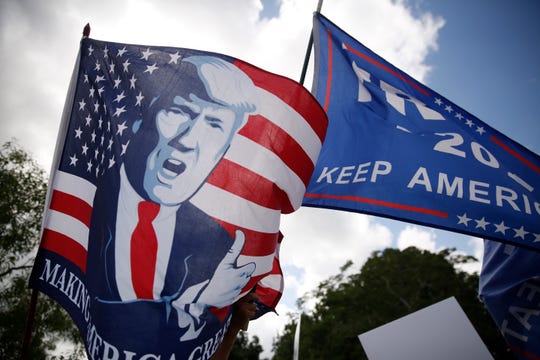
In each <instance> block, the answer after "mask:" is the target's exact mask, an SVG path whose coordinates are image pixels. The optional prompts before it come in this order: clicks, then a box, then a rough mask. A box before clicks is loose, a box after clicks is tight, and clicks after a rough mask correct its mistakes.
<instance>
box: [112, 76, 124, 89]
mask: <svg viewBox="0 0 540 360" xmlns="http://www.w3.org/2000/svg"><path fill="white" fill-rule="evenodd" d="M121 83H122V79H120V76H119V77H118V78H117V79H116V80H114V86H113V89H118V87H119V86H120V84H121Z"/></svg>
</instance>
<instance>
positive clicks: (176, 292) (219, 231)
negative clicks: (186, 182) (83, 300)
mask: <svg viewBox="0 0 540 360" xmlns="http://www.w3.org/2000/svg"><path fill="white" fill-rule="evenodd" d="M115 176H116V177H117V179H116V180H117V181H114V180H115V179H113V181H112V182H109V184H111V183H112V184H118V183H119V181H118V180H119V178H118V176H117V175H115ZM109 181H110V179H109ZM117 193H118V187H117V186H109V187H107V188H103V187H100V188H99V190H98V192H96V195H95V200H94V209H93V214H92V221H91V226H90V235H89V243H88V261H87V287H88V291H89V295H90V296H91V298H92V303H91V309H92V311H91V314H93V315H92V316H93V317H94V319H93V320H92V321H93V323H94V324H95V325H96V326H98V325H99V327H98V331H100V332H102V333H105V334H108V333H109V332H110V335H109V336H111V337H115V336H117V335H116V334H119V333H123V334H124V337H123V338H122V339H115V341H116V343H117V344H118V342H120V344H123V346H125V347H126V349H127V350H129V351H134V350H136V348H137V347H139V346H140V345H141V339H144V338H145V337H146V336H145V335H144V334H152V333H154V334H155V332H156V331H159V333H160V334H162V335H160V336H159V344H155V345H156V347H157V348H160V347H165V348H168V347H170V346H171V345H174V344H176V345H179V344H180V343H179V337H180V336H181V335H182V332H183V331H184V330H182V329H180V328H178V318H177V316H178V315H177V312H176V311H173V309H171V302H172V301H174V299H176V298H177V297H178V296H180V295H181V294H182V292H183V291H185V290H186V289H188V288H189V287H190V286H192V285H195V284H198V283H201V282H203V281H205V280H208V279H210V278H211V277H212V275H213V274H214V271H215V269H216V267H217V265H218V264H219V262H220V261H221V260H222V259H223V257H224V256H225V254H226V253H227V252H228V250H229V249H230V247H231V246H232V243H233V239H232V238H231V237H230V235H229V234H228V233H227V232H226V231H225V229H224V228H223V227H221V225H219V224H218V223H217V222H216V221H214V220H213V219H211V218H210V217H209V216H208V215H206V214H205V213H203V212H202V211H201V210H199V209H198V208H196V207H195V206H194V205H192V204H191V203H189V202H185V203H183V204H182V205H181V206H180V208H179V210H178V211H177V214H176V219H177V220H176V225H175V229H174V239H173V245H172V249H171V255H170V258H169V265H168V267H167V273H166V276H165V281H164V289H163V291H162V293H161V296H162V298H161V299H159V300H153V301H152V300H140V301H139V300H137V301H132V302H120V301H121V299H120V296H119V292H118V288H117V286H116V276H115V266H114V241H115V221H116V212H117V206H118V196H117V195H116V194H117ZM125 256H129V254H125ZM126 276H129V274H126ZM199 319H200V320H201V321H202V322H204V323H206V325H205V326H206V328H207V330H211V329H214V332H215V331H218V329H219V328H220V327H221V326H222V324H220V322H219V321H218V319H217V318H216V317H215V316H213V315H212V313H211V312H210V311H206V312H205V313H204V314H203V315H202V316H201V317H200V318H199ZM100 324H101V325H100ZM111 324H114V325H113V326H111ZM164 328H165V329H167V331H166V332H163V329H164ZM203 334H204V333H203ZM203 334H202V335H201V339H200V341H203V342H204V341H206V340H208V338H210V337H213V335H212V332H211V331H210V332H208V334H206V335H203ZM204 336H207V338H202V337H204ZM146 345H148V344H146ZM182 346H183V347H186V344H185V343H184V344H183V345H182ZM130 349H132V350H130ZM177 358H178V357H177Z"/></svg>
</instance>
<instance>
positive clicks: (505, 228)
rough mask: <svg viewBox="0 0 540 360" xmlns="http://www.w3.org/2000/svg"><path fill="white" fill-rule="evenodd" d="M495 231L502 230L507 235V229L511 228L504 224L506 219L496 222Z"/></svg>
mask: <svg viewBox="0 0 540 360" xmlns="http://www.w3.org/2000/svg"><path fill="white" fill-rule="evenodd" d="M495 228H496V229H495V232H496V233H497V232H500V233H501V234H503V235H505V233H506V230H508V229H510V228H509V227H508V226H505V225H504V221H501V223H500V224H495Z"/></svg>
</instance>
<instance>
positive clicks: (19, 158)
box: [0, 142, 80, 360]
mask: <svg viewBox="0 0 540 360" xmlns="http://www.w3.org/2000/svg"><path fill="white" fill-rule="evenodd" d="M46 188H47V184H46V180H45V173H44V171H43V170H42V169H41V168H40V167H39V166H38V165H37V164H36V162H35V161H34V160H33V159H32V158H31V157H30V155H29V154H28V153H27V152H25V151H24V150H23V149H22V148H20V147H19V146H18V145H17V144H16V143H15V142H7V143H5V144H3V145H2V147H1V149H0V258H1V259H2V261H1V262H0V358H1V359H6V360H8V359H19V358H20V352H21V346H22V339H23V334H24V328H25V323H26V318H27V314H28V309H29V303H30V295H31V291H30V290H29V289H28V286H27V284H28V278H29V274H30V271H31V268H32V264H33V259H34V255H35V250H36V248H37V246H38V243H39V232H40V227H41V219H42V212H43V205H44V202H45V194H46ZM58 340H70V341H74V342H76V343H80V341H79V337H78V333H77V331H76V330H75V327H74V325H73V322H72V321H71V319H70V318H69V317H68V316H67V314H66V313H65V312H64V310H62V309H61V308H60V306H58V305H57V304H56V302H54V301H53V300H51V299H49V298H48V297H45V296H42V297H40V298H39V301H38V306H37V309H36V315H35V318H34V327H33V334H32V340H31V344H30V354H29V358H31V359H43V358H45V356H46V354H47V352H48V351H51V350H53V349H54V348H55V344H56V343H57V341H58ZM78 353H80V348H79V351H78V352H77V353H75V354H73V357H76V356H77V354H78Z"/></svg>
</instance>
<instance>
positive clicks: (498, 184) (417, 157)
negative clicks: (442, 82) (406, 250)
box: [303, 14, 540, 249]
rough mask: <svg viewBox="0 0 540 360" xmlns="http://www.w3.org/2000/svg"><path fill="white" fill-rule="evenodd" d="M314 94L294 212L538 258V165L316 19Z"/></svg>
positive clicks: (497, 134)
mask: <svg viewBox="0 0 540 360" xmlns="http://www.w3.org/2000/svg"><path fill="white" fill-rule="evenodd" d="M314 39H315V78H314V83H313V91H312V92H313V94H314V95H315V96H316V98H317V99H318V100H319V102H320V103H321V105H323V108H324V109H325V111H326V112H327V114H328V119H329V126H328V132H327V136H326V139H325V142H324V144H323V148H322V150H321V154H320V156H319V160H318V162H317V165H316V167H315V171H314V173H313V177H312V178H311V181H310V183H309V186H308V189H307V193H306V195H305V197H304V201H303V205H305V206H313V207H326V208H333V209H340V210H348V211H357V212H362V213H367V214H373V215H378V216H384V217H388V218H394V219H398V220H404V221H408V222H412V223H417V224H422V225H427V226H432V227H436V228H440V229H446V230H450V231H456V232H460V233H464V234H469V235H472V236H478V237H482V238H487V239H493V240H497V241H502V242H506V243H511V244H516V245H520V246H525V247H528V248H535V249H540V157H539V156H538V155H536V154H534V153H533V152H531V151H529V150H527V149H526V148H524V147H523V146H521V145H520V144H518V143H516V142H514V141H512V140H511V139H509V138H508V137H506V136H505V135H503V134H501V133H500V132H498V131H496V130H495V129H493V128H491V127H490V126H488V125H487V124H486V123H484V122H482V121H480V120H479V119H478V118H476V117H475V116H474V115H472V114H470V113H468V112H467V111H466V110H464V109H462V108H460V107H459V106H457V105H456V104H454V103H452V102H451V101H449V100H448V99H446V98H445V97H443V96H441V95H440V94H438V93H436V92H435V91H433V90H431V89H429V88H428V87H426V86H424V85H423V84H421V83H419V82H418V81H416V80H415V79H413V78H412V77H410V76H409V75H407V74H406V73H404V72H403V71H401V70H399V69H397V68H396V67H394V66H393V65H392V64H390V63H388V62H386V61H385V60H384V59H383V58H381V57H380V56H378V55H377V54H375V53H374V52H372V51H371V50H369V49H368V48H366V47H365V46H363V45H362V44H360V43H359V42H358V41H356V40H355V39H354V38H352V37H351V36H349V35H348V34H346V33H345V32H344V31H342V30H341V29H340V28H338V27H337V26H336V25H334V24H333V23H331V22H330V21H329V20H328V19H326V18H325V17H324V16H322V15H320V14H316V15H315V18H314Z"/></svg>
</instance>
